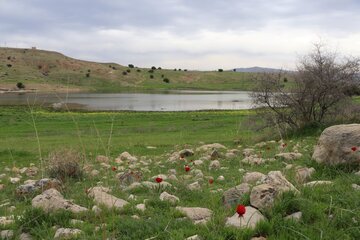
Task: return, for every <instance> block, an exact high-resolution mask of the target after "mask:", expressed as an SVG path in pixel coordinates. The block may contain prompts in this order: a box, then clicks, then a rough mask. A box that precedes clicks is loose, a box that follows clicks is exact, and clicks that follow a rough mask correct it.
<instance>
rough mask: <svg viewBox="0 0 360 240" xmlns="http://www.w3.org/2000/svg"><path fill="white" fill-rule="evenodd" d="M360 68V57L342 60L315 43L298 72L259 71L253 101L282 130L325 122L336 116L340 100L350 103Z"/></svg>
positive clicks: (269, 120) (298, 66)
mask: <svg viewBox="0 0 360 240" xmlns="http://www.w3.org/2000/svg"><path fill="white" fill-rule="evenodd" d="M359 70H360V59H358V58H341V59H340V57H339V55H338V54H336V53H333V52H329V51H326V50H325V48H324V46H323V45H321V44H315V45H314V50H313V51H312V52H311V53H309V54H308V55H306V56H304V57H303V58H302V59H300V61H299V63H298V65H297V70H296V71H294V72H285V71H280V72H278V73H261V74H258V75H257V76H256V77H255V80H254V81H256V82H257V87H256V89H255V92H254V93H253V94H252V98H253V103H254V106H255V107H257V108H258V109H260V112H261V113H262V114H264V115H263V116H264V117H265V119H266V120H267V121H268V123H269V124H272V125H274V124H276V125H278V126H280V125H281V126H282V129H287V128H289V127H290V128H292V129H298V128H301V127H304V126H306V125H312V124H319V123H323V122H324V121H325V119H327V118H328V117H329V116H330V117H334V114H336V111H334V109H335V108H336V107H337V106H339V104H340V103H342V104H341V106H346V105H345V104H344V102H345V101H346V100H347V99H349V96H348V93H349V92H351V89H354V88H357V87H358V86H360V81H359ZM285 79H286V80H285ZM288 79H290V81H288ZM285 83H286V84H285Z"/></svg>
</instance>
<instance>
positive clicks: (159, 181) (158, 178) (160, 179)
mask: <svg viewBox="0 0 360 240" xmlns="http://www.w3.org/2000/svg"><path fill="white" fill-rule="evenodd" d="M155 181H156V182H157V183H161V182H162V181H163V179H162V178H161V177H157V178H155Z"/></svg>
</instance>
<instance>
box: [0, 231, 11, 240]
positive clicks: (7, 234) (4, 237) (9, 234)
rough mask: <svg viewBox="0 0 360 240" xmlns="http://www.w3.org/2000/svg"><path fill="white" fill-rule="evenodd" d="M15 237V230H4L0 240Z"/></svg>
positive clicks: (0, 234)
mask: <svg viewBox="0 0 360 240" xmlns="http://www.w3.org/2000/svg"><path fill="white" fill-rule="evenodd" d="M13 237H14V231H13V230H2V231H1V232H0V239H12V238H13Z"/></svg>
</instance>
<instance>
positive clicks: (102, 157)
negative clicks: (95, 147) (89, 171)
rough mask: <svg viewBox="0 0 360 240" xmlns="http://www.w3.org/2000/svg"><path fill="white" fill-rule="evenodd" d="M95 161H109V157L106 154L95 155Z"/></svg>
mask: <svg viewBox="0 0 360 240" xmlns="http://www.w3.org/2000/svg"><path fill="white" fill-rule="evenodd" d="M96 161H97V162H99V163H109V162H110V159H109V158H108V157H107V156H104V155H99V156H97V157H96Z"/></svg>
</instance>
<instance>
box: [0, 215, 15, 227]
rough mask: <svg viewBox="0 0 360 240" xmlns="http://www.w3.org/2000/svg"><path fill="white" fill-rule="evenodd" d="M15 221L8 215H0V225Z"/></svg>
mask: <svg viewBox="0 0 360 240" xmlns="http://www.w3.org/2000/svg"><path fill="white" fill-rule="evenodd" d="M14 222H15V221H14V219H12V218H9V217H0V226H5V225H9V224H13V223H14Z"/></svg>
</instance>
